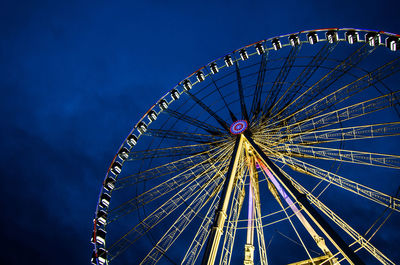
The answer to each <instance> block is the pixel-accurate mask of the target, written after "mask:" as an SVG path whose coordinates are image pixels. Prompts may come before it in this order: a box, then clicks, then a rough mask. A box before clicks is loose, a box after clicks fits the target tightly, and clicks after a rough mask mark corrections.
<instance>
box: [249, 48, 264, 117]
mask: <svg viewBox="0 0 400 265" xmlns="http://www.w3.org/2000/svg"><path fill="white" fill-rule="evenodd" d="M267 61H268V52H266V53H264V54H263V55H262V56H261V62H260V68H259V70H258V75H257V83H256V85H255V89H254V96H253V102H252V104H251V110H250V115H251V117H250V118H251V121H250V122H253V121H254V120H255V119H256V118H257V116H258V114H259V113H260V112H261V94H262V90H263V87H264V79H265V73H266V70H267Z"/></svg>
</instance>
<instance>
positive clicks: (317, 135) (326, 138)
mask: <svg viewBox="0 0 400 265" xmlns="http://www.w3.org/2000/svg"><path fill="white" fill-rule="evenodd" d="M398 135H400V122H388V123H381V124H370V125H362V126H353V127H345V128H337V129H330V130H315V131H311V132H305V133H293V134H282V135H281V137H282V138H283V140H282V141H281V142H289V143H297V144H303V145H314V144H320V143H328V142H338V141H349V140H360V139H369V138H381V137H390V136H398Z"/></svg>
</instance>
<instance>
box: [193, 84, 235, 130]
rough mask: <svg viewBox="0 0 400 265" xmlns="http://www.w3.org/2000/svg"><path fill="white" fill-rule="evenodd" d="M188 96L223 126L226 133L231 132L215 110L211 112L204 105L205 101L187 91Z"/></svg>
mask: <svg viewBox="0 0 400 265" xmlns="http://www.w3.org/2000/svg"><path fill="white" fill-rule="evenodd" d="M186 94H188V95H189V96H190V97H191V98H192V99H193V100H194V101H195V102H196V103H197V105H199V106H200V107H201V108H202V109H203V110H205V111H206V112H207V113H208V114H209V115H210V116H211V117H213V118H214V119H215V120H216V121H217V122H218V123H219V124H220V125H221V126H222V128H224V129H225V131H227V132H229V126H228V124H227V123H226V121H225V120H224V119H222V118H221V117H220V116H218V115H217V113H215V112H214V111H213V110H211V109H210V108H209V107H208V106H207V105H206V104H204V102H203V101H201V100H200V99H198V98H197V97H196V96H195V95H193V94H192V93H190V92H189V91H186Z"/></svg>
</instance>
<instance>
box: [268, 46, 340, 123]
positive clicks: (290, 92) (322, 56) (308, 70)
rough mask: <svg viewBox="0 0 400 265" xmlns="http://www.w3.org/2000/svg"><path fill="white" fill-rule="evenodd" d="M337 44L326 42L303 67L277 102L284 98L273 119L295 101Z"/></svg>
mask: <svg viewBox="0 0 400 265" xmlns="http://www.w3.org/2000/svg"><path fill="white" fill-rule="evenodd" d="M336 46H337V43H336V44H334V45H331V44H329V43H325V44H324V46H322V48H321V49H320V50H319V51H318V53H317V54H316V55H315V56H313V58H312V60H311V61H310V62H309V63H308V65H307V66H306V67H305V68H304V69H303V71H302V72H301V73H300V75H299V76H298V77H297V78H296V80H295V81H293V82H292V84H291V85H290V86H289V88H288V89H287V90H286V91H285V93H284V94H283V95H282V96H281V98H280V99H279V100H278V102H277V103H276V105H277V104H278V103H279V102H280V101H281V100H282V103H281V104H280V105H281V106H282V107H279V105H278V106H277V107H276V108H275V107H274V109H275V110H276V111H274V112H273V113H272V115H273V116H272V119H273V120H275V119H276V116H278V115H279V114H281V113H282V112H283V111H284V110H285V109H286V107H287V106H288V105H289V104H291V102H292V101H293V99H294V98H295V96H296V95H298V93H299V91H300V90H301V89H302V88H303V87H304V86H305V84H306V83H307V81H308V80H309V79H310V78H311V77H312V75H313V74H314V73H315V72H316V71H317V70H318V69H319V68H320V66H321V65H322V64H323V63H324V62H325V60H326V59H327V58H328V56H329V55H330V54H331V52H332V51H333V50H334V49H335V48H336Z"/></svg>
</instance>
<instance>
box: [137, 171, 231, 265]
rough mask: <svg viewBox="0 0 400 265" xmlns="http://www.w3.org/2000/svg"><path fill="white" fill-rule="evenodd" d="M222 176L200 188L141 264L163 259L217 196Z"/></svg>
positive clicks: (212, 179) (218, 173)
mask: <svg viewBox="0 0 400 265" xmlns="http://www.w3.org/2000/svg"><path fill="white" fill-rule="evenodd" d="M222 174H223V172H221V171H220V172H216V174H215V175H216V177H214V178H211V179H210V180H208V181H207V183H205V184H204V185H203V186H202V187H201V188H200V192H198V194H197V196H196V197H195V198H194V199H193V200H192V202H191V203H190V204H189V205H188V207H187V208H186V209H185V210H184V211H183V213H182V214H181V215H180V216H179V217H178V218H177V219H176V221H175V222H174V224H173V225H172V226H171V227H170V228H169V229H168V231H167V232H166V233H165V234H164V235H163V237H162V238H161V239H160V240H159V241H158V242H157V244H156V245H155V246H154V247H153V248H152V250H151V251H150V252H149V253H148V254H147V256H146V257H145V258H144V259H143V260H142V262H141V263H140V264H156V263H157V262H158V261H159V260H160V259H161V257H162V256H163V255H164V253H166V252H167V250H168V249H169V248H170V247H171V246H172V244H173V243H174V242H175V241H176V239H177V237H178V236H179V235H181V234H182V232H183V231H184V230H185V228H186V227H187V226H188V225H189V224H190V222H191V221H192V220H193V219H194V218H195V217H196V216H197V215H198V213H199V212H200V210H201V209H202V208H203V207H204V206H205V205H206V204H207V202H208V199H210V198H211V196H212V195H215V193H214V192H213V191H214V190H215V189H216V188H217V187H218V184H219V181H218V180H221V179H222ZM218 175H219V176H218Z"/></svg>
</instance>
